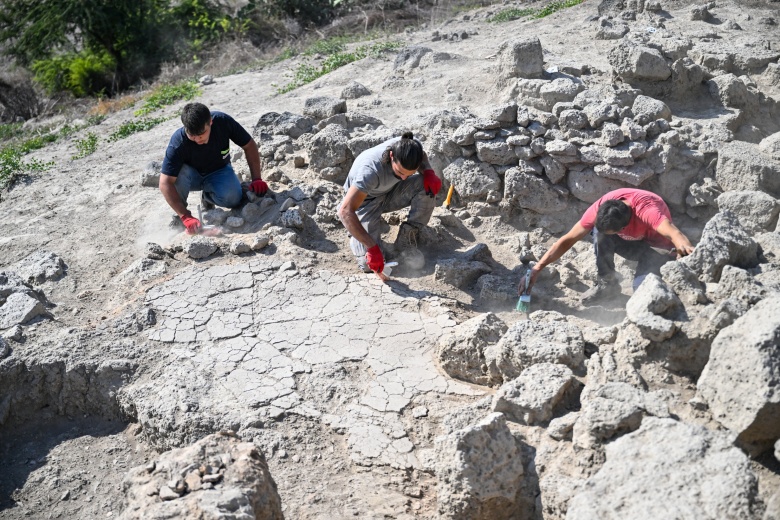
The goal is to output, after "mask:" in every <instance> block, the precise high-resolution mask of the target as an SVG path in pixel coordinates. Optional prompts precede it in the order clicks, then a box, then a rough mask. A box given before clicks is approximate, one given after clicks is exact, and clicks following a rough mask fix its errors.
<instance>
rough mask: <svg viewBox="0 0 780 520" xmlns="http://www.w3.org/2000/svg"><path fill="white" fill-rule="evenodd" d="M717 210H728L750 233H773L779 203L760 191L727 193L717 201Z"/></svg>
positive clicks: (778, 212)
mask: <svg viewBox="0 0 780 520" xmlns="http://www.w3.org/2000/svg"><path fill="white" fill-rule="evenodd" d="M717 203H718V209H719V210H729V211H731V212H732V213H734V214H735V215H736V216H737V218H738V219H739V223H740V224H742V226H743V227H744V228H745V229H746V230H747V231H748V232H750V233H759V232H761V231H773V230H774V229H775V226H776V225H777V216H778V215H779V214H780V202H779V201H778V200H777V199H775V198H774V197H772V196H771V195H769V194H767V193H764V192H762V191H727V192H725V193H723V194H722V195H720V196H719V197H718V199H717Z"/></svg>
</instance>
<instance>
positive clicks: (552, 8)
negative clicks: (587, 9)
mask: <svg viewBox="0 0 780 520" xmlns="http://www.w3.org/2000/svg"><path fill="white" fill-rule="evenodd" d="M582 2H583V0H564V1H561V2H551V3H549V4H547V5H546V6H545V7H543V8H541V9H539V11H538V12H537V13H536V14H534V15H533V17H534V18H544V17H545V16H549V15H551V14H553V13H554V12H556V11H560V10H561V9H566V8H567V7H574V6H575V5H579V4H581V3H582Z"/></svg>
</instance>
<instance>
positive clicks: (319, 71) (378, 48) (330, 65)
mask: <svg viewBox="0 0 780 520" xmlns="http://www.w3.org/2000/svg"><path fill="white" fill-rule="evenodd" d="M400 47H401V43H400V42H380V43H374V44H372V45H361V46H360V47H358V48H357V49H355V51H354V52H337V53H335V54H331V55H330V56H328V57H327V58H325V60H323V62H322V65H320V67H319V68H317V67H314V66H312V65H309V64H308V63H301V64H300V65H298V68H297V69H296V70H295V74H294V75H293V80H292V81H291V82H290V83H287V84H286V85H284V86H282V87H278V88H277V89H276V91H277V92H278V93H279V94H284V93H285V92H290V91H291V90H295V89H296V88H298V87H300V86H302V85H305V84H307V83H311V82H312V81H314V80H315V79H317V78H319V77H321V76H324V75H325V74H328V73H329V72H333V71H334V70H336V69H338V68H340V67H343V66H344V65H347V64H349V63H352V62H354V61H358V60H362V59H363V58H367V57H372V58H378V57H379V56H381V55H382V53H384V52H390V51H395V50H397V49H398V48H400Z"/></svg>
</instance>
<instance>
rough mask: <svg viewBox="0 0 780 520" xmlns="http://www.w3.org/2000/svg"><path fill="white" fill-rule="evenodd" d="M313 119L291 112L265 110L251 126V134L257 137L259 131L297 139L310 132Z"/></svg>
mask: <svg viewBox="0 0 780 520" xmlns="http://www.w3.org/2000/svg"><path fill="white" fill-rule="evenodd" d="M313 124H314V121H313V120H312V119H311V118H308V117H304V116H301V115H298V114H293V113H291V112H282V113H281V114H279V113H278V112H266V113H265V114H263V115H262V116H260V119H258V120H257V123H255V126H254V127H253V128H252V135H253V136H255V137H257V136H259V135H260V134H261V133H265V134H272V135H274V134H275V135H286V136H289V137H291V138H293V139H297V138H299V137H300V136H302V135H303V134H306V133H309V132H311V127H312V125H313Z"/></svg>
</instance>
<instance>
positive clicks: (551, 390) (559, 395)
mask: <svg viewBox="0 0 780 520" xmlns="http://www.w3.org/2000/svg"><path fill="white" fill-rule="evenodd" d="M573 382H574V374H573V373H572V371H571V369H569V368H568V367H565V366H563V365H555V364H552V363H539V364H538V365H533V366H530V367H528V368H526V369H525V370H524V371H523V373H522V374H520V376H519V377H517V378H516V379H513V380H512V381H509V382H508V383H504V384H503V385H502V386H501V388H499V389H498V392H496V395H495V396H494V397H493V410H494V411H496V412H501V413H503V414H505V415H506V416H507V418H508V419H510V420H513V421H516V422H519V423H521V424H528V425H533V424H538V423H544V422H547V421H549V420H550V419H551V418H552V415H553V410H554V409H555V407H556V406H557V405H558V404H559V403H560V402H561V400H562V399H563V397H564V395H565V394H566V391H567V390H569V388H570V387H571V386H572V384H573Z"/></svg>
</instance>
